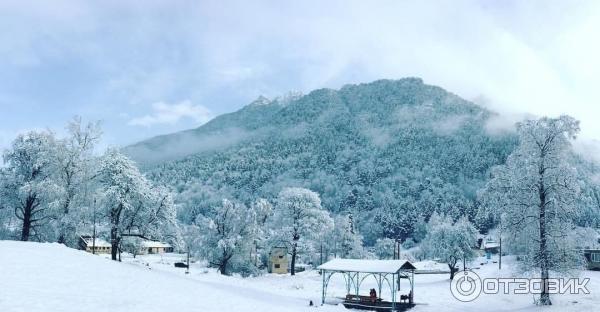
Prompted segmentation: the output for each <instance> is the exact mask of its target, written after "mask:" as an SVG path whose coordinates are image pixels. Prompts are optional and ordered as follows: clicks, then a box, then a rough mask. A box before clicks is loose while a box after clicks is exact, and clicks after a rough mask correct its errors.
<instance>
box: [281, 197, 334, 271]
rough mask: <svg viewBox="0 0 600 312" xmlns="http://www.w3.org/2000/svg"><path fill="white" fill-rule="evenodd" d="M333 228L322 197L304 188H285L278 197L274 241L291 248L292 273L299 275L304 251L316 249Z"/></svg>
mask: <svg viewBox="0 0 600 312" xmlns="http://www.w3.org/2000/svg"><path fill="white" fill-rule="evenodd" d="M331 228H333V220H332V219H331V217H330V216H329V213H328V212H327V211H326V210H324V209H323V208H322V207H321V199H320V198H319V195H318V194H317V193H315V192H313V191H311V190H308V189H304V188H297V187H291V188H285V189H283V190H282V191H281V192H280V193H279V196H278V198H277V204H276V206H275V209H274V213H273V218H272V223H271V229H272V230H273V233H271V235H272V239H273V240H275V241H277V242H278V243H281V244H285V245H287V246H288V247H289V250H290V254H291V257H292V262H291V274H292V275H295V273H296V270H295V265H296V259H297V256H298V254H299V253H300V252H302V251H304V250H306V249H307V247H308V246H312V245H314V243H315V240H316V239H317V238H319V237H320V236H321V234H324V233H327V231H328V230H331Z"/></svg>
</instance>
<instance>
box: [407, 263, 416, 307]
mask: <svg viewBox="0 0 600 312" xmlns="http://www.w3.org/2000/svg"><path fill="white" fill-rule="evenodd" d="M410 271H411V273H410V274H411V278H410V297H409V298H408V301H409V302H410V304H413V302H414V299H413V297H414V296H415V270H410Z"/></svg>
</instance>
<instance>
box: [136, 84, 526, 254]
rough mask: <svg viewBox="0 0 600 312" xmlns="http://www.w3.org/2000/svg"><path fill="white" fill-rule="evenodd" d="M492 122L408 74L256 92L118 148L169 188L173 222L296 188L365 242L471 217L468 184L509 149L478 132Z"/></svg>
mask: <svg viewBox="0 0 600 312" xmlns="http://www.w3.org/2000/svg"><path fill="white" fill-rule="evenodd" d="M493 117H494V113H493V112H490V111H488V110H486V109H485V108H482V107H480V106H477V105H475V104H473V103H471V102H469V101H466V100H464V99H462V98H460V97H458V96H456V95H454V94H452V93H449V92H447V91H445V90H444V89H442V88H439V87H436V86H431V85H427V84H424V83H423V81H422V80H421V79H418V78H405V79H400V80H378V81H375V82H372V83H367V84H359V85H347V86H344V87H342V88H341V89H340V90H331V89H320V90H315V91H312V92H310V93H309V94H307V95H304V96H299V95H294V96H290V97H285V98H280V99H276V100H272V101H269V100H267V99H266V98H264V97H261V98H259V99H257V100H256V101H254V102H253V103H251V104H250V105H247V106H245V107H244V108H242V109H240V110H239V111H237V112H234V113H231V114H225V115H222V116H219V117H217V118H215V119H213V120H212V121H210V122H209V123H207V124H205V125H203V126H201V127H199V128H197V129H193V130H188V131H183V132H179V133H174V134H170V135H165V136H160V137H156V138H152V139H150V140H147V141H144V142H140V143H138V144H135V145H132V146H129V147H127V148H125V152H126V153H127V154H129V155H130V156H131V157H132V158H134V159H135V160H136V161H137V162H138V163H140V164H141V165H142V167H143V168H144V169H145V170H146V172H147V174H148V176H149V177H151V178H152V179H154V180H156V181H160V182H163V183H164V184H166V185H170V186H173V188H174V189H175V190H176V191H177V192H178V193H179V194H180V196H179V197H178V203H179V204H180V207H181V210H182V211H180V212H181V213H180V217H181V218H182V221H184V222H186V221H187V222H191V220H193V219H194V218H195V216H196V215H197V214H198V213H201V211H198V208H197V207H202V206H207V205H212V204H215V203H218V202H220V200H221V199H222V198H230V199H233V200H238V201H241V202H249V201H252V200H254V199H256V198H257V197H264V198H267V199H270V198H273V197H274V196H275V195H276V194H277V193H278V192H279V191H280V190H281V189H282V188H283V187H286V186H301V187H306V188H309V189H311V190H314V191H316V192H318V193H319V194H320V195H321V197H322V200H323V204H324V207H326V208H327V209H329V210H330V211H332V212H335V213H347V212H352V213H354V214H356V215H358V216H359V218H357V224H358V226H359V228H360V229H361V232H362V233H363V234H364V235H365V238H366V240H367V241H368V242H369V241H370V242H373V241H374V239H376V238H378V237H381V236H388V237H390V236H396V237H406V236H408V235H410V234H412V233H413V231H414V230H415V229H414V224H418V223H419V220H422V219H423V218H427V217H428V216H429V215H430V214H431V213H433V211H438V212H443V213H448V214H451V215H453V216H459V215H462V214H467V215H469V216H471V217H472V216H473V215H474V212H475V210H476V208H477V207H476V202H475V192H476V190H477V189H479V188H480V187H481V186H482V184H483V183H484V182H485V180H486V177H487V173H488V170H489V169H490V168H491V167H492V166H494V165H497V164H501V163H503V162H504V160H505V158H506V157H507V155H508V154H509V153H510V152H511V151H512V150H513V148H514V146H515V144H516V138H515V136H514V135H513V134H512V133H510V132H504V133H497V132H491V131H488V123H489V121H490V120H491V118H493ZM363 220H371V221H370V222H369V226H366V225H367V223H366V222H364V221H363Z"/></svg>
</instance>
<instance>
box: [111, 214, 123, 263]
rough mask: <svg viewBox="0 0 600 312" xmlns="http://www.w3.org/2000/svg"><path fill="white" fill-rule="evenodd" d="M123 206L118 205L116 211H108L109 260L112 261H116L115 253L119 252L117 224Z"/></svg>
mask: <svg viewBox="0 0 600 312" xmlns="http://www.w3.org/2000/svg"><path fill="white" fill-rule="evenodd" d="M122 208H123V206H122V205H119V207H117V208H116V209H114V208H113V209H111V211H110V224H111V227H110V249H111V250H110V258H111V259H112V260H113V261H117V253H118V252H119V243H120V240H121V239H120V237H119V222H120V219H121V210H122Z"/></svg>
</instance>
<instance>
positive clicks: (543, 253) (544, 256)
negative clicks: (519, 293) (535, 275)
mask: <svg viewBox="0 0 600 312" xmlns="http://www.w3.org/2000/svg"><path fill="white" fill-rule="evenodd" d="M544 171H545V168H544V166H543V163H542V165H540V181H539V189H538V191H539V198H540V207H539V208H540V212H539V224H540V251H539V255H538V257H539V259H538V261H539V263H540V271H541V277H542V285H541V286H542V292H541V294H540V301H539V303H538V304H539V305H552V302H551V301H550V294H549V293H548V278H549V273H548V246H547V242H546V240H547V234H546V188H545V185H544Z"/></svg>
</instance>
